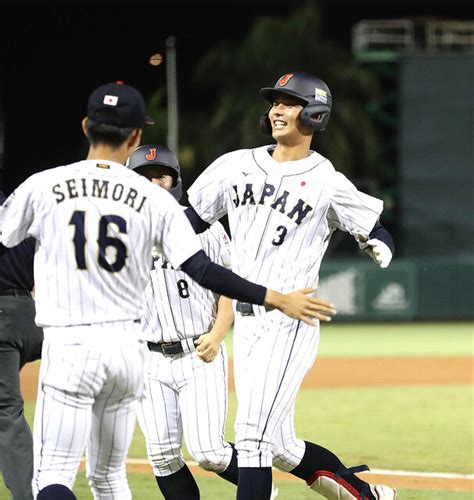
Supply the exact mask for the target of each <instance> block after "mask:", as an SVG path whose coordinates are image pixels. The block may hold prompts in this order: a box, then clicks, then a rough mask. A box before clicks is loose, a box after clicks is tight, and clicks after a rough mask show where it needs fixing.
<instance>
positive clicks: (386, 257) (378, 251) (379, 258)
mask: <svg viewBox="0 0 474 500" xmlns="http://www.w3.org/2000/svg"><path fill="white" fill-rule="evenodd" d="M365 244H366V245H367V247H366V248H365V251H366V252H367V253H368V254H369V255H370V257H371V258H372V260H373V261H374V262H375V263H376V264H378V265H379V266H380V267H381V268H385V267H388V265H389V264H390V261H391V260H392V252H391V251H390V248H388V246H387V245H386V244H385V243H384V242H383V241H380V240H378V239H376V238H373V239H371V240H368V241H366V242H365Z"/></svg>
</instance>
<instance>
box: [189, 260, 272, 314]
mask: <svg viewBox="0 0 474 500" xmlns="http://www.w3.org/2000/svg"><path fill="white" fill-rule="evenodd" d="M181 269H182V270H183V271H184V272H185V273H186V274H188V275H189V276H190V277H191V278H192V279H193V280H194V281H197V282H198V283H199V284H200V285H201V286H203V287H204V288H208V289H210V290H212V291H213V292H214V293H218V294H219V295H225V296H226V297H231V298H233V299H237V300H240V301H241V302H250V303H252V304H257V305H262V304H263V301H264V300H265V294H266V293H267V289H266V288H265V287H263V286H261V285H257V284H255V283H252V282H251V281H247V280H246V279H244V278H241V277H240V276H239V275H237V274H235V273H233V272H232V271H229V270H228V269H226V268H225V267H222V266H219V265H218V264H214V262H212V261H211V260H210V259H209V257H208V256H207V255H206V254H205V253H204V251H203V250H200V251H199V252H197V253H195V254H194V255H192V256H191V257H190V258H189V259H188V260H187V261H186V262H184V263H183V264H182V265H181Z"/></svg>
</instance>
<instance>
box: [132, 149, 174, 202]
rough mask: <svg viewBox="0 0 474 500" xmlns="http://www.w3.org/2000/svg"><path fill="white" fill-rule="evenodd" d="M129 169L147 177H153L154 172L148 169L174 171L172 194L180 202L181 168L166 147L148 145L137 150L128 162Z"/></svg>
mask: <svg viewBox="0 0 474 500" xmlns="http://www.w3.org/2000/svg"><path fill="white" fill-rule="evenodd" d="M126 166H127V168H129V169H131V170H135V171H136V172H137V173H138V174H142V175H145V176H146V177H151V176H152V170H151V169H147V168H146V167H153V166H161V167H168V168H169V169H171V170H172V176H173V187H172V188H171V191H170V193H171V194H172V195H173V196H174V197H175V198H176V199H177V200H178V201H179V200H180V199H181V195H182V194H183V187H182V182H181V175H180V170H181V168H180V166H179V163H178V159H177V158H176V156H175V155H174V154H173V153H172V152H171V150H169V149H168V148H165V147H164V146H158V145H156V144H148V145H146V146H140V147H139V148H137V149H136V150H135V151H134V152H133V153H132V154H131V155H130V158H129V159H128V161H127V165H126Z"/></svg>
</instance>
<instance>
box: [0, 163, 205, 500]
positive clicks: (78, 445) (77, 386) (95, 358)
mask: <svg viewBox="0 0 474 500" xmlns="http://www.w3.org/2000/svg"><path fill="white" fill-rule="evenodd" d="M0 223H1V224H2V240H3V243H4V244H5V245H6V246H12V245H15V244H16V243H18V242H20V241H21V240H22V239H24V238H25V237H27V236H33V237H35V238H36V239H37V240H38V246H37V252H36V254H35V261H34V274H35V298H36V311H37V316H36V323H37V324H38V325H40V326H43V327H44V337H45V341H44V350H45V351H44V352H45V356H44V362H43V363H42V365H41V373H40V391H39V397H38V401H37V405H36V410H35V411H36V415H35V429H34V440H35V464H34V468H35V472H34V488H35V490H36V493H37V492H38V490H40V489H42V488H44V487H46V486H48V485H50V484H56V483H60V484H64V485H66V486H67V487H69V488H70V489H72V484H73V482H74V479H75V475H76V472H77V469H78V466H79V460H80V458H81V456H82V453H83V450H84V447H86V458H87V468H86V473H87V476H88V479H89V484H90V486H91V489H92V491H93V494H94V498H114V499H116V500H122V499H123V500H128V499H130V498H131V493H130V490H129V488H128V484H127V480H126V475H125V466H124V463H125V458H126V453H127V451H128V448H129V446H130V442H131V438H132V435H133V430H134V426H135V419H136V408H135V407H136V404H137V401H138V399H139V398H140V396H141V390H142V383H143V371H142V370H143V341H142V340H140V338H141V337H142V334H143V332H142V327H141V325H139V323H138V322H136V321H135V320H138V318H141V317H142V316H143V313H144V309H145V308H144V304H143V293H144V290H145V285H146V284H147V283H148V281H149V269H150V267H149V262H150V259H149V256H151V251H152V248H153V247H154V246H155V247H157V248H159V250H160V252H161V253H162V254H163V255H164V256H165V258H166V259H167V260H168V261H169V262H171V264H172V265H173V266H175V267H176V268H178V267H179V266H180V265H181V264H182V263H183V262H184V261H185V260H187V259H188V258H189V257H191V255H193V254H195V253H196V252H198V251H199V250H200V249H201V243H200V240H199V238H198V237H197V236H196V235H195V233H194V231H193V229H192V227H191V225H190V223H189V221H188V220H187V218H186V216H185V215H184V213H183V210H182V208H181V207H180V206H179V205H178V203H177V202H176V200H175V199H174V198H173V197H172V196H171V195H170V194H169V193H167V192H166V191H165V190H163V189H161V188H159V187H157V186H154V185H153V184H152V183H150V182H148V180H146V179H144V178H143V177H140V176H139V175H137V174H136V173H135V172H133V171H131V170H128V169H126V168H125V167H124V166H123V165H120V164H117V163H114V162H101V161H93V160H85V161H81V162H78V163H75V164H72V165H68V166H64V167H57V168H55V169H51V170H47V171H44V172H41V173H38V174H35V175H33V176H31V177H30V178H29V179H27V180H26V181H25V182H24V183H23V184H21V185H20V186H19V187H18V188H17V189H16V190H15V192H14V194H13V195H12V196H11V197H9V198H8V200H7V201H6V202H5V204H4V205H3V206H2V209H1V210H0Z"/></svg>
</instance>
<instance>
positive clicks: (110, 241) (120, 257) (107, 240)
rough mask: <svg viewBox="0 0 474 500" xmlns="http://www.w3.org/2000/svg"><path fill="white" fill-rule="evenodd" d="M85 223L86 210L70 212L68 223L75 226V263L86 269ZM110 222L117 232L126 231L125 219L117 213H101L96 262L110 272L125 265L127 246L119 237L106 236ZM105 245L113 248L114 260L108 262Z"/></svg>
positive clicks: (114, 271)
mask: <svg viewBox="0 0 474 500" xmlns="http://www.w3.org/2000/svg"><path fill="white" fill-rule="evenodd" d="M85 224H86V212H84V211H79V210H77V211H75V212H74V213H73V214H72V217H71V220H70V221H69V225H72V226H74V227H75V231H74V238H73V240H72V241H73V243H74V250H75V254H76V263H77V267H78V268H79V269H87V264H86V252H85V248H86V241H87V239H86V235H85ZM110 224H114V225H115V226H116V227H117V229H118V232H119V233H122V234H126V233H127V221H126V220H125V219H124V218H123V217H120V216H118V215H103V216H102V217H101V218H100V220H99V237H98V239H97V245H98V259H97V262H98V264H99V266H100V267H102V268H103V269H105V270H106V271H109V272H111V273H116V272H118V271H120V270H121V269H122V268H123V266H124V265H125V260H126V258H127V247H126V246H125V244H124V242H123V241H121V240H120V239H119V238H113V237H112V236H108V228H109V225H110ZM107 247H112V248H115V250H116V252H115V260H114V261H113V262H109V261H108V260H107V258H106V254H107Z"/></svg>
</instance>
